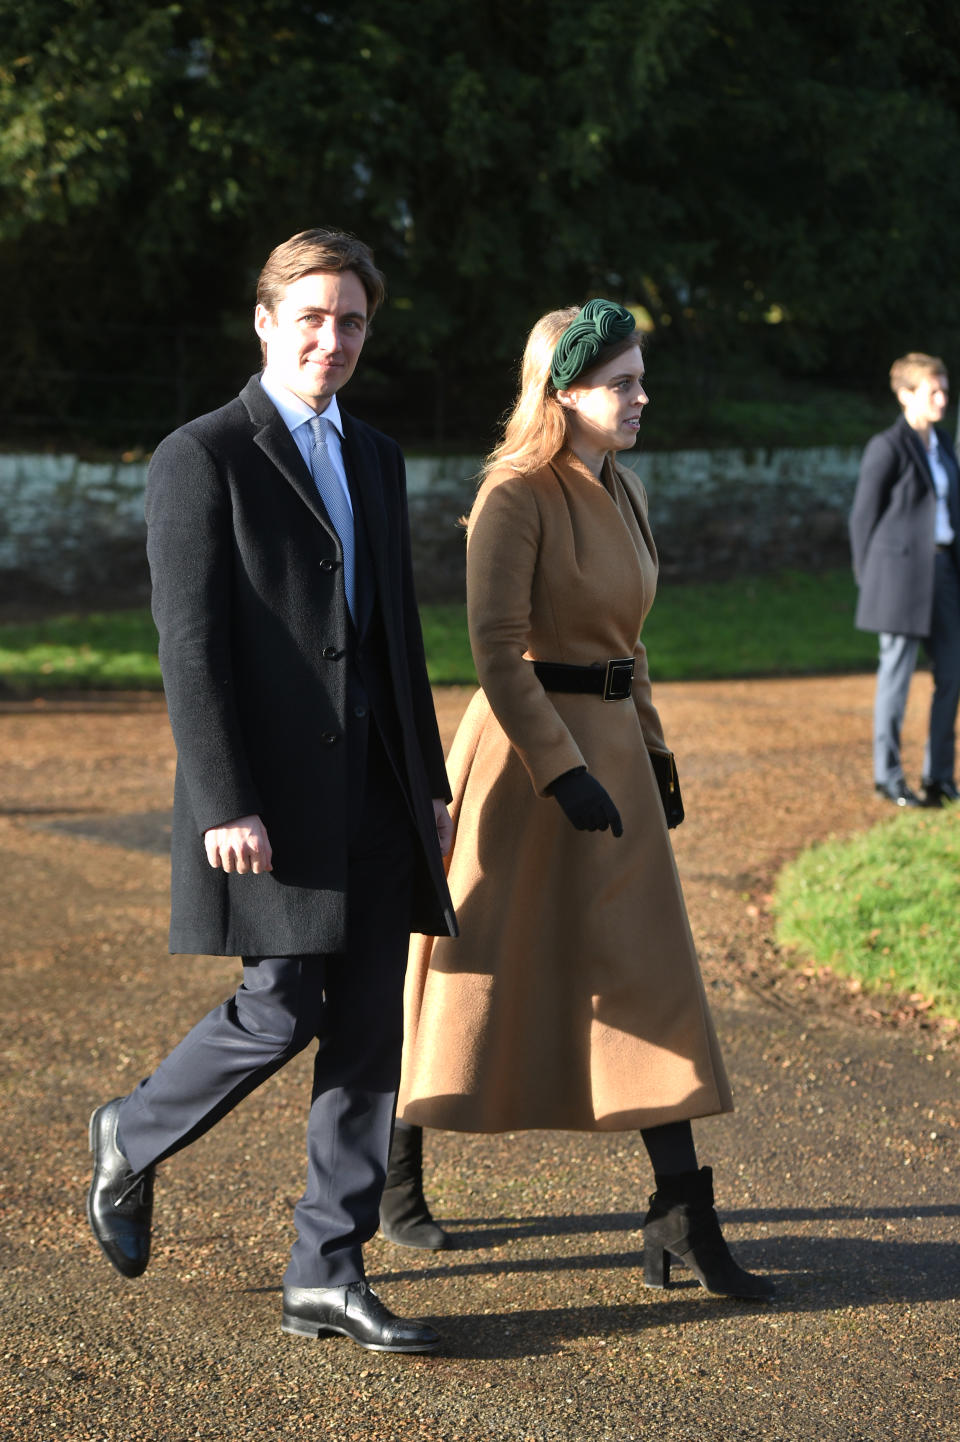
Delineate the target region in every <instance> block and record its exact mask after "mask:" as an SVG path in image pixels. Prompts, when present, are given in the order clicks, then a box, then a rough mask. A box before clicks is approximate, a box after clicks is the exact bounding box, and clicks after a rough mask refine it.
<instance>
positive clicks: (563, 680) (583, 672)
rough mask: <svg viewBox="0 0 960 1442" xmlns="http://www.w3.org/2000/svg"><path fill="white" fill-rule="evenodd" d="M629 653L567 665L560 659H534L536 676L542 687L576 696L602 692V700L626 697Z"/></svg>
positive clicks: (629, 686)
mask: <svg viewBox="0 0 960 1442" xmlns="http://www.w3.org/2000/svg"><path fill="white" fill-rule="evenodd" d="M633 666H634V659H633V657H632V656H618V657H615V658H614V659H613V660H612V661H595V662H594V664H593V665H592V666H568V665H566V664H565V663H564V662H563V661H534V662H533V669H534V671H535V672H536V675H537V680H538V681H539V682H540V684H541V685H542V686H543V689H544V690H545V691H570V692H573V693H575V694H576V695H580V696H602V697H603V699H604V701H626V700H627V698H628V697H629V695H630V692H631V691H632V689H633Z"/></svg>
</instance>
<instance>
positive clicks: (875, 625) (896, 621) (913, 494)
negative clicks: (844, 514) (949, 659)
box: [850, 416, 960, 636]
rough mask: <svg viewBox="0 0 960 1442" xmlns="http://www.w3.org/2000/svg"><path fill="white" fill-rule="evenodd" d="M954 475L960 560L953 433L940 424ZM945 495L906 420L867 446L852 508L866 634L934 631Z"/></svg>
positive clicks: (859, 619)
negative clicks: (940, 502) (939, 521)
mask: <svg viewBox="0 0 960 1442" xmlns="http://www.w3.org/2000/svg"><path fill="white" fill-rule="evenodd" d="M937 441H938V442H939V446H940V458H941V460H942V461H943V465H944V469H945V470H946V472H947V475H948V477H949V479H950V491H949V496H948V503H949V507H950V519H951V522H952V524H953V531H954V541H953V548H954V554H955V556H956V560H957V564H958V565H960V491H958V475H957V459H956V455H955V454H954V450H953V446H952V444H951V441H950V437H949V436H948V435H947V434H946V432H945V431H942V430H940V429H937ZM936 512H937V494H936V491H935V489H934V485H933V476H932V475H931V473H930V467H929V465H928V464H927V459H926V451H925V450H924V446H923V442H922V441H921V440H920V437H919V436H918V435H917V433H916V431H915V430H914V429H913V428H912V426H909V425H908V424H907V422H906V421H905V420H904V418H903V417H902V416H901V417H900V419H899V420H898V421H897V422H896V423H895V424H894V425H892V426H890V428H889V429H888V430H885V431H881V432H880V433H879V435H875V436H873V437H872V439H871V440H870V441H869V442H868V443H867V447H866V450H865V451H864V453H863V460H862V461H861V463H860V477H859V480H858V481H857V489H856V493H855V495H854V498H853V508H852V510H851V512H850V546H851V550H852V552H853V574H854V576H855V577H856V581H857V585H858V586H859V588H860V597H859V600H858V602H857V614H856V625H857V628H858V629H859V630H861V631H890V632H893V633H894V634H896V635H901V636H927V635H929V632H930V620H931V616H932V613H933V557H934V533H935V526H936Z"/></svg>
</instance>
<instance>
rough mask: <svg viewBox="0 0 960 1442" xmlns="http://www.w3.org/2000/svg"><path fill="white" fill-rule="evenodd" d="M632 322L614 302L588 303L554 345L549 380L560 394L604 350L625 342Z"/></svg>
mask: <svg viewBox="0 0 960 1442" xmlns="http://www.w3.org/2000/svg"><path fill="white" fill-rule="evenodd" d="M636 324H637V323H636V321H635V320H634V318H633V316H632V315H631V314H630V312H629V311H628V310H627V309H626V307H625V306H622V305H618V304H617V302H616V301H615V300H588V301H587V303H586V305H585V306H584V307H583V309H582V310H581V311H579V312H578V313H577V315H576V317H575V318H574V319H573V320H572V321H571V322H570V324H569V325H568V326H567V328H566V330H565V331H564V332H563V335H562V336H561V337H560V339H559V340H558V341H557V344H556V346H555V348H554V352H553V360H552V361H551V363H550V379H551V380H552V381H553V384H554V385H555V386H556V388H557V390H564V389H565V388H566V387H567V386H569V385H570V384H571V382H573V381H575V380H576V378H577V376H579V375H582V374H583V372H584V371H585V370H588V369H589V368H590V366H592V365H593V363H594V361H595V360H596V359H597V356H598V355H599V354H600V352H601V351H602V350H603V348H604V346H608V345H612V344H613V342H614V341H618V340H626V338H627V336H628V335H629V334H630V332H631V331H632V330H633V329H634V328H635V326H636Z"/></svg>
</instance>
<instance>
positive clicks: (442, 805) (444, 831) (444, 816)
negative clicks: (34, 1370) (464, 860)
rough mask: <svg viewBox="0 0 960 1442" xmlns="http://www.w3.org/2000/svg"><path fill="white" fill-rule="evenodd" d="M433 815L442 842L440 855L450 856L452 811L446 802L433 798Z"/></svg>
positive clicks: (439, 839)
mask: <svg viewBox="0 0 960 1442" xmlns="http://www.w3.org/2000/svg"><path fill="white" fill-rule="evenodd" d="M433 815H434V819H435V821H436V823H437V840H438V841H439V843H440V855H441V856H448V855H449V854H450V848H451V846H452V845H453V821H452V819H451V816H450V812H449V811H448V810H447V806H446V802H444V801H438V800H437V798H436V797H434V798H433Z"/></svg>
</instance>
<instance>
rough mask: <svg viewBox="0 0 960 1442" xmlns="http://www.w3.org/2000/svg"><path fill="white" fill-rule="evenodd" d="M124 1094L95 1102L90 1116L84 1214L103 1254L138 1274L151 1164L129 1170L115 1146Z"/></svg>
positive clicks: (146, 1242)
mask: <svg viewBox="0 0 960 1442" xmlns="http://www.w3.org/2000/svg"><path fill="white" fill-rule="evenodd" d="M122 1101H123V1097H115V1098H114V1100H113V1101H112V1102H107V1103H106V1105H105V1106H102V1107H98V1108H97V1110H96V1111H95V1112H94V1113H93V1115H92V1116H91V1118H90V1150H91V1151H92V1152H93V1181H92V1182H91V1183H90V1190H89V1192H88V1193H87V1218H88V1220H89V1222H90V1226H91V1227H92V1228H93V1235H94V1236H95V1237H96V1239H97V1241H98V1242H99V1243H100V1246H101V1247H102V1249H103V1251H104V1253H105V1255H106V1256H107V1257H108V1259H109V1260H110V1261H111V1262H112V1263H113V1265H114V1266H115V1267H116V1269H117V1271H118V1272H122V1273H123V1275H124V1276H125V1277H139V1276H140V1274H141V1272H145V1271H146V1268H147V1263H148V1262H149V1260H150V1223H151V1221H152V1219H153V1167H148V1168H147V1169H146V1171H144V1172H139V1173H138V1172H134V1171H133V1169H132V1167H131V1166H130V1163H129V1162H128V1161H127V1159H126V1157H125V1156H124V1155H123V1152H122V1151H121V1150H120V1148H119V1146H118V1145H117V1115H118V1113H119V1111H120V1103H121V1102H122Z"/></svg>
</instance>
